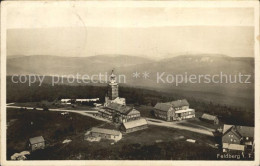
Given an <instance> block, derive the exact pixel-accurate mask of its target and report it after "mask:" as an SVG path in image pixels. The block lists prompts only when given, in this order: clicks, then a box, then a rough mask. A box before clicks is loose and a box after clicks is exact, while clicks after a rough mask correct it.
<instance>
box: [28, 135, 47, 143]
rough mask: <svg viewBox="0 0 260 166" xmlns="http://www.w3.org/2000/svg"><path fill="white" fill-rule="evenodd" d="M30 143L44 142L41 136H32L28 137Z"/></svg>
mask: <svg viewBox="0 0 260 166" xmlns="http://www.w3.org/2000/svg"><path fill="white" fill-rule="evenodd" d="M29 142H30V144H37V143H41V142H44V138H43V137H42V136H39V137H33V138H30V139H29Z"/></svg>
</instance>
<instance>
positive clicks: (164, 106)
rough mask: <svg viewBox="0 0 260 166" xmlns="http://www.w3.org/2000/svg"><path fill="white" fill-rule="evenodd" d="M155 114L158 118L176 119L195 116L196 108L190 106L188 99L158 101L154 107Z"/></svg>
mask: <svg viewBox="0 0 260 166" xmlns="http://www.w3.org/2000/svg"><path fill="white" fill-rule="evenodd" d="M154 115H155V117H156V118H158V119H162V120H165V121H174V120H182V119H190V118H194V117H195V110H194V109H191V108H189V103H188V101H187V100H186V99H183V100H176V101H172V102H167V103H157V104H156V105H155V107H154Z"/></svg>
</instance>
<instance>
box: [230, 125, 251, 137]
mask: <svg viewBox="0 0 260 166" xmlns="http://www.w3.org/2000/svg"><path fill="white" fill-rule="evenodd" d="M235 128H236V130H237V131H238V132H239V134H240V135H241V136H242V137H254V130H255V128H254V127H249V126H235Z"/></svg>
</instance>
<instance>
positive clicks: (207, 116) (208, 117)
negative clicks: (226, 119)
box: [201, 114, 217, 120]
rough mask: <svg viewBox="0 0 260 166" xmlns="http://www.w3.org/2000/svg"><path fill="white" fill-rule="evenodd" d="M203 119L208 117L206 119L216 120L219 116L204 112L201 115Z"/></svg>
mask: <svg viewBox="0 0 260 166" xmlns="http://www.w3.org/2000/svg"><path fill="white" fill-rule="evenodd" d="M201 118H202V119H206V120H215V119H217V116H214V115H210V114H203V115H202V116H201Z"/></svg>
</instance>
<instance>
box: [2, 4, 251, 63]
mask: <svg viewBox="0 0 260 166" xmlns="http://www.w3.org/2000/svg"><path fill="white" fill-rule="evenodd" d="M6 21H7V22H6V27H7V29H8V30H7V54H8V55H58V56H77V57H79V56H93V55H97V54H110V55H114V54H128V55H135V56H146V57H149V58H165V57H171V56H175V55H179V54H197V53H212V54H225V55H229V56H253V53H254V48H253V45H254V10H253V8H176V7H91V8H90V7H87V6H81V5H67V6H63V7H60V6H59V5H41V6H38V7H34V8H32V7H30V6H28V5H27V6H22V7H21V6H20V7H19V8H17V7H12V5H10V6H8V8H7V19H6Z"/></svg>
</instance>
